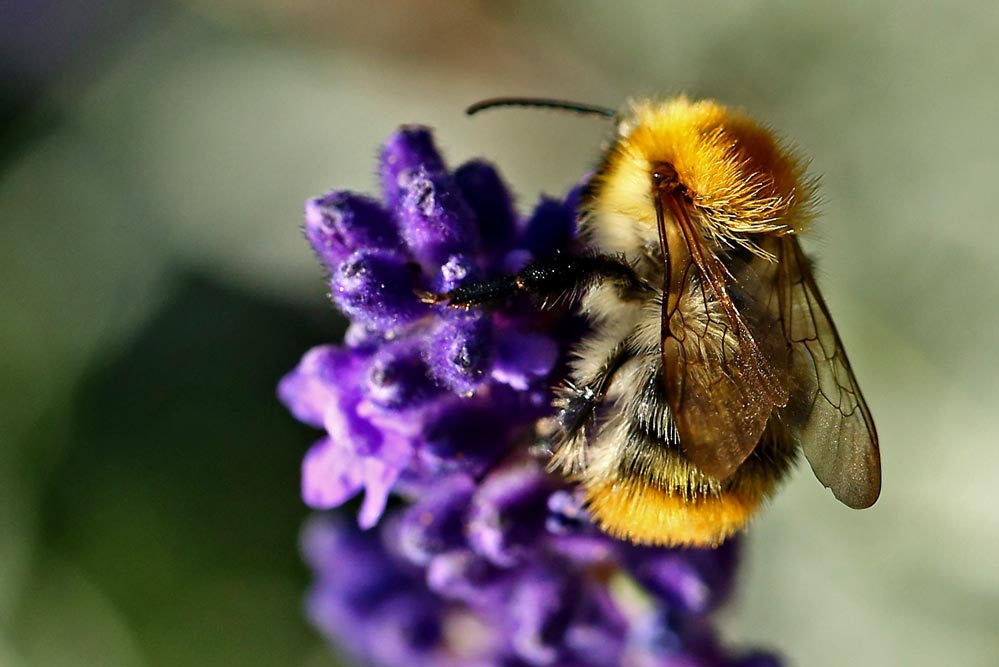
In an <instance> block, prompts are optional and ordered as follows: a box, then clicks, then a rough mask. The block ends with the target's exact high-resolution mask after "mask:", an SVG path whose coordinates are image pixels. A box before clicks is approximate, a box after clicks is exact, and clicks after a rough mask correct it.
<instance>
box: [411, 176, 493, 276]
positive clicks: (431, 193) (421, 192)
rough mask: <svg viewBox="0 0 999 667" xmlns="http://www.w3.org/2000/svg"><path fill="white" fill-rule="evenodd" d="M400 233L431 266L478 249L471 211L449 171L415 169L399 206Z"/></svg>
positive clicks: (422, 259)
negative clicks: (447, 172)
mask: <svg viewBox="0 0 999 667" xmlns="http://www.w3.org/2000/svg"><path fill="white" fill-rule="evenodd" d="M399 213H400V219H399V223H400V230H399V231H400V232H401V234H402V238H403V240H404V241H405V242H406V245H407V246H409V249H410V251H411V252H412V253H413V256H414V257H416V259H417V260H419V262H420V263H421V264H423V265H424V266H425V267H427V268H428V269H433V268H435V267H439V266H441V264H443V263H444V262H446V261H447V260H448V258H449V257H451V256H452V255H457V254H461V253H463V252H467V251H468V250H469V249H474V248H475V245H476V243H475V240H476V236H475V228H474V226H473V223H472V216H473V214H472V211H471V210H470V209H469V208H468V205H467V204H465V201H464V200H463V199H462V198H461V194H460V193H459V192H458V190H457V189H456V188H455V187H454V183H453V182H452V181H451V179H450V178H449V177H448V176H447V174H440V173H431V172H427V171H425V170H423V169H420V170H418V171H416V172H415V173H414V174H413V176H412V178H411V179H410V181H409V184H408V186H407V187H406V190H405V193H404V194H403V196H402V202H401V205H400V211H399Z"/></svg>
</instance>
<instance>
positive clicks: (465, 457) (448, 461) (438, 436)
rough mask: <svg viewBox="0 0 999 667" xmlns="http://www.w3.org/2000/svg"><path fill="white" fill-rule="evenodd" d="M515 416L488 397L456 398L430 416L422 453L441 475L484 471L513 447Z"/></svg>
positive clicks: (428, 465) (424, 433) (422, 441)
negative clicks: (487, 399)
mask: <svg viewBox="0 0 999 667" xmlns="http://www.w3.org/2000/svg"><path fill="white" fill-rule="evenodd" d="M511 421H512V419H511V416H510V415H508V414H505V413H503V412H500V411H497V410H496V408H495V407H494V406H492V405H490V404H489V402H488V401H485V400H472V401H470V400H461V401H458V400H455V401H454V402H450V403H446V404H443V405H442V406H441V407H440V408H438V409H437V410H436V411H434V412H433V413H431V414H429V415H428V416H427V421H426V424H425V425H424V427H423V430H422V433H421V443H420V446H419V449H418V452H419V456H420V458H421V459H422V462H423V464H424V465H426V466H427V468H428V470H430V471H433V472H435V473H436V474H438V475H441V474H450V473H454V472H461V473H466V474H469V475H472V476H478V475H481V474H482V473H483V472H485V471H486V470H487V469H488V468H489V466H491V465H492V464H494V463H495V462H496V461H497V460H498V459H499V458H500V457H502V456H503V455H505V454H506V453H507V452H508V451H509V449H510V445H511V443H510V435H511V431H510V428H511Z"/></svg>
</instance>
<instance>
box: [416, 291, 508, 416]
mask: <svg viewBox="0 0 999 667" xmlns="http://www.w3.org/2000/svg"><path fill="white" fill-rule="evenodd" d="M492 341H493V326H492V320H491V319H490V318H489V317H487V316H485V315H483V314H482V313H480V312H478V311H463V310H449V311H446V312H445V314H444V315H442V316H441V317H440V319H439V324H438V326H437V327H436V329H435V330H434V331H433V333H432V334H431V335H430V337H429V338H428V339H427V341H426V343H427V345H426V348H425V350H424V352H425V355H426V359H427V366H428V367H429V368H430V374H431V375H432V376H433V377H434V379H435V380H437V381H438V382H439V383H440V384H441V385H442V386H444V387H446V388H448V389H450V390H451V391H452V392H454V393H455V394H458V395H459V396H469V395H471V394H472V393H473V392H474V391H475V389H476V388H477V387H478V386H479V385H480V384H481V383H482V381H483V380H485V379H486V373H487V371H488V370H489V367H490V364H491V362H492Z"/></svg>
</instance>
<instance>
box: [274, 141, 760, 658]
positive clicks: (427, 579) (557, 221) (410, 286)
mask: <svg viewBox="0 0 999 667" xmlns="http://www.w3.org/2000/svg"><path fill="white" fill-rule="evenodd" d="M380 176H381V181H382V190H383V195H384V203H380V202H378V201H375V200H374V199H371V198H368V197H365V196H362V195H357V194H353V193H349V192H339V191H333V192H330V193H329V194H326V195H324V196H322V197H319V198H317V199H313V200H310V201H309V202H308V203H307V204H306V210H305V233H306V237H307V239H308V240H309V242H310V243H311V244H312V247H313V250H314V251H315V253H316V256H317V257H318V259H319V261H320V262H321V263H322V264H323V266H324V267H325V270H326V271H327V272H328V275H329V276H330V288H331V289H330V294H331V297H332V300H333V301H334V303H335V304H336V305H337V306H338V307H339V308H340V309H341V310H342V311H343V312H344V313H345V314H346V315H347V316H348V317H350V318H351V320H352V325H351V328H350V331H349V333H348V336H347V340H346V341H345V343H344V344H343V345H341V346H322V347H319V348H316V349H314V350H311V351H309V352H308V353H307V354H306V355H305V356H304V357H303V359H302V361H301V363H300V364H299V365H298V366H297V367H296V368H295V369H294V370H292V371H291V372H290V373H289V374H288V375H286V376H285V377H284V378H283V379H282V380H281V383H280V385H279V387H278V395H279V398H280V399H281V401H282V402H283V403H284V404H285V405H286V406H287V407H288V409H289V410H290V411H291V412H292V414H293V415H294V416H295V417H296V418H297V419H299V420H300V421H302V422H304V423H306V424H308V425H310V426H313V427H315V428H317V429H320V430H321V431H322V432H323V433H322V436H321V437H320V438H319V439H318V441H317V442H316V443H315V444H314V445H313V446H312V448H311V449H309V450H308V452H307V454H306V455H305V459H304V461H303V464H302V496H303V499H304V500H305V502H306V503H307V504H308V505H310V506H311V507H314V508H315V509H317V510H328V509H332V508H334V507H337V506H339V505H342V504H343V503H346V502H347V501H348V500H350V499H351V498H353V497H354V496H356V495H358V494H361V493H363V494H364V500H363V503H362V504H361V506H360V510H359V513H358V517H357V522H356V525H355V524H354V523H353V522H351V521H348V520H345V519H344V518H343V517H342V516H340V515H337V514H332V513H328V514H324V515H317V516H316V517H313V519H311V520H310V521H309V522H308V524H307V525H306V527H305V529H304V531H303V535H302V549H303V553H304V556H305V559H306V561H307V562H308V564H309V566H310V567H311V568H312V570H313V572H314V573H315V583H314V584H313V587H312V589H311V591H310V593H309V595H308V599H307V604H306V608H307V613H308V616H309V618H310V620H311V622H312V624H313V625H314V626H315V627H316V628H317V629H318V630H319V631H320V632H321V633H323V634H324V635H325V636H326V637H327V638H328V639H329V641H330V642H331V643H333V644H335V645H336V646H338V647H340V648H341V649H342V650H344V651H346V652H347V653H349V654H351V655H352V656H354V658H355V659H356V660H357V661H358V664H371V665H384V666H395V665H407V666H410V665H412V666H416V667H422V666H424V665H425V666H427V667H429V666H437V665H443V666H444V667H452V666H453V667H458V666H462V667H465V666H481V667H487V666H489V667H500V666H506V667H520V666H524V667H528V666H558V667H570V666H571V667H612V666H614V667H617V666H623V667H667V666H673V665H684V666H691V667H716V666H717V667H720V666H729V667H736V666H742V667H749V666H758V667H764V666H776V665H778V664H779V662H778V661H777V659H776V658H775V657H774V656H772V655H769V654H766V653H761V652H752V653H747V654H737V653H734V652H732V651H730V650H728V649H726V648H725V647H724V646H723V645H722V644H721V642H720V641H719V640H718V637H717V635H716V632H715V630H714V627H713V624H712V621H713V618H712V614H713V612H714V610H715V609H717V607H718V606H719V605H720V604H722V603H723V602H724V601H725V599H726V597H727V595H728V592H729V590H730V589H731V585H732V580H733V574H734V569H735V561H736V556H737V551H738V544H737V543H736V542H734V541H732V542H729V543H727V544H725V545H722V547H721V548H719V549H716V550H695V549H689V550H678V549H651V548H641V547H635V546H633V545H631V544H627V543H624V542H620V541H617V540H614V539H612V538H609V537H607V536H606V535H604V534H602V533H601V532H600V531H599V530H598V529H597V528H596V527H595V526H594V524H593V523H592V522H591V521H590V518H589V515H588V513H587V511H586V509H585V507H583V505H582V503H581V501H580V496H579V494H578V493H577V492H576V490H575V489H574V488H573V487H572V485H571V484H569V483H568V482H567V481H566V480H563V479H561V478H558V477H556V476H553V475H551V474H549V473H548V472H546V470H545V467H544V463H543V462H542V461H539V460H538V458H537V454H535V452H536V450H538V449H539V448H537V447H535V446H534V445H535V441H536V440H537V439H538V432H539V428H538V425H539V424H540V423H544V422H545V421H546V420H549V419H550V418H551V417H552V416H553V409H552V407H551V404H552V398H553V396H552V392H551V387H552V386H553V385H554V384H557V383H558V382H559V381H560V380H561V379H562V377H563V374H564V373H565V370H566V367H567V364H566V361H567V360H566V356H567V350H568V348H569V346H570V344H571V343H572V342H573V337H574V336H576V335H577V334H578V332H579V331H580V326H581V324H580V322H579V321H578V320H577V319H576V317H575V316H574V315H573V313H572V312H571V311H570V310H568V309H564V310H547V311H544V312H541V311H539V310H537V309H536V308H535V307H534V306H533V305H532V304H530V303H529V302H527V301H526V300H516V299H514V300H511V302H510V303H508V304H505V305H502V306H499V307H496V308H494V309H491V310H485V309H474V308H473V309H469V310H458V309H454V308H451V307H449V306H447V305H444V304H428V303H425V302H424V301H423V300H421V298H420V294H421V293H424V292H427V291H433V292H442V291H448V290H451V289H454V288H455V287H457V286H460V285H461V284H463V283H466V282H468V281H476V280H482V279H485V278H489V277H495V276H498V275H502V274H505V273H508V272H510V271H511V270H516V269H517V268H519V267H522V266H523V265H524V264H525V263H526V262H529V261H531V260H532V259H539V258H543V257H546V256H549V255H551V254H553V253H555V252H560V251H568V250H570V246H571V244H572V243H573V237H574V234H575V208H576V204H577V199H578V189H575V190H573V191H572V192H571V193H570V194H569V196H568V197H567V199H566V200H564V201H562V200H556V199H544V200H542V201H541V202H540V203H539V205H538V207H537V209H536V210H535V211H534V212H533V213H532V214H530V215H528V216H524V217H521V216H519V215H518V214H517V213H516V211H515V209H514V207H513V203H512V202H513V197H512V196H511V195H510V193H509V192H508V191H507V189H506V186H505V185H504V183H503V180H502V178H501V177H500V175H499V173H498V172H497V171H496V169H495V168H494V167H492V166H491V165H489V164H488V163H486V162H483V161H479V160H476V161H472V162H469V163H467V164H465V165H462V166H460V167H458V168H457V169H456V170H454V171H450V170H449V169H448V168H447V165H446V163H445V161H444V159H443V158H442V157H441V155H440V153H439V152H438V151H437V148H436V147H435V145H434V141H433V136H432V134H431V132H430V131H429V130H428V129H426V128H422V127H418V126H407V127H404V128H402V129H400V130H399V131H398V132H397V133H396V134H394V135H393V136H391V137H390V138H389V139H388V141H386V143H385V146H384V148H383V151H382V155H381V165H380ZM393 496H394V497H395V498H396V499H397V500H395V501H394V500H393Z"/></svg>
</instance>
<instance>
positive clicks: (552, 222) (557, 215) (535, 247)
mask: <svg viewBox="0 0 999 667" xmlns="http://www.w3.org/2000/svg"><path fill="white" fill-rule="evenodd" d="M575 230H576V210H575V208H573V207H570V206H569V205H567V204H566V203H563V202H560V201H558V200H557V199H551V198H549V197H542V198H541V201H540V202H538V206H537V208H535V209H534V213H532V214H531V217H530V218H528V220H527V224H526V225H525V227H524V233H523V234H522V235H521V239H520V243H519V245H520V246H522V247H523V248H526V249H527V250H529V251H530V252H531V254H532V255H534V257H535V258H537V259H544V258H546V257H551V256H552V255H554V254H555V252H556V251H557V250H560V249H562V248H565V247H566V245H568V243H569V239H571V238H572V235H573V234H574V233H575Z"/></svg>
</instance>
